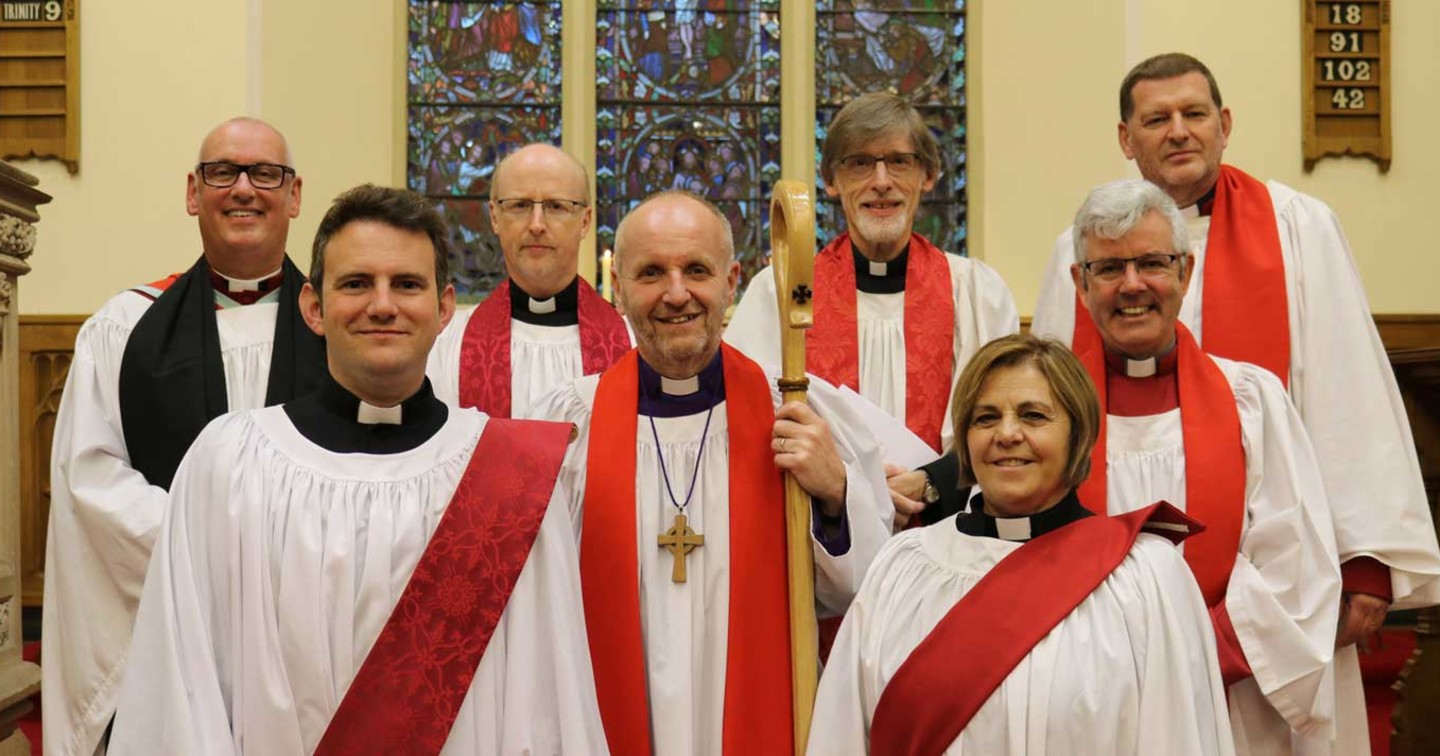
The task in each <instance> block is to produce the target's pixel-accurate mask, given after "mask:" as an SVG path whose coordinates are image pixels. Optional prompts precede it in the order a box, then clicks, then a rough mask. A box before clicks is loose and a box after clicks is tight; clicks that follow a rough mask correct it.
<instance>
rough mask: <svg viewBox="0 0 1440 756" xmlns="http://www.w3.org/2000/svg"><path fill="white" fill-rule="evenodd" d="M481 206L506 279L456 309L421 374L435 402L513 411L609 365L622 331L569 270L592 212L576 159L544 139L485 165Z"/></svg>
mask: <svg viewBox="0 0 1440 756" xmlns="http://www.w3.org/2000/svg"><path fill="white" fill-rule="evenodd" d="M488 207H489V210H490V221H491V224H492V225H493V226H494V228H495V233H496V234H498V235H499V237H500V249H501V251H502V252H504V254H505V272H506V274H507V275H508V277H507V278H506V279H505V281H504V282H502V283H501V284H500V286H499V288H497V289H496V290H495V291H494V293H492V294H491V295H490V296H489V297H488V298H487V299H486V300H485V301H484V302H481V303H480V304H479V305H478V306H477V307H474V308H472V309H469V310H463V311H461V312H458V313H456V315H455V319H454V320H453V321H451V323H450V325H449V326H448V327H447V328H446V329H445V331H444V332H443V333H441V334H440V338H439V340H438V341H436V344H435V349H434V350H432V351H431V352H430V365H429V369H428V372H429V374H430V380H432V381H434V383H435V395H436V396H438V397H440V399H441V401H444V402H446V403H449V404H452V405H456V406H460V407H474V408H476V409H478V410H480V411H481V412H484V413H486V414H488V415H490V416H491V417H520V416H522V415H523V414H524V412H525V409H526V408H527V407H528V406H529V405H530V402H531V401H533V400H534V399H536V398H538V397H539V396H541V395H542V394H544V393H546V392H547V391H549V390H551V389H553V388H555V387H556V386H562V385H564V384H566V383H569V382H570V381H571V380H574V379H575V378H579V377H580V376H582V375H591V374H594V373H598V372H600V371H602V370H604V369H605V368H607V367H610V365H611V364H613V363H614V362H615V360H617V359H619V357H620V355H622V354H624V353H625V352H626V351H628V350H629V349H630V334H629V331H628V330H627V329H626V327H625V321H624V319H622V318H621V317H620V315H619V313H617V312H615V308H614V307H612V306H611V305H610V303H609V302H606V301H605V300H604V299H602V298H601V296H600V295H599V294H597V293H596V292H595V289H594V287H592V286H591V285H590V283H589V282H588V281H586V280H584V279H583V278H580V276H579V275H577V273H576V271H577V268H578V266H579V263H580V257H579V255H580V241H581V240H582V239H584V238H585V234H586V232H587V231H588V230H589V229H590V221H591V218H592V217H593V211H592V209H591V207H590V179H589V177H588V176H587V175H586V173H585V169H584V168H583V167H582V166H581V165H580V163H578V162H577V161H576V160H575V159H574V158H572V157H570V156H569V155H567V154H565V153H564V152H562V151H560V150H559V149H558V148H556V147H552V146H550V145H548V144H531V145H527V146H525V147H522V148H520V149H519V150H516V151H515V152H514V153H512V154H511V155H509V156H508V157H506V158H505V159H504V160H501V161H500V163H499V165H497V166H495V177H494V180H493V181H492V182H491V184H490V201H489V203H488Z"/></svg>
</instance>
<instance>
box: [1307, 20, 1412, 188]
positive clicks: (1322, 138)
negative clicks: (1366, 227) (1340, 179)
mask: <svg viewBox="0 0 1440 756" xmlns="http://www.w3.org/2000/svg"><path fill="white" fill-rule="evenodd" d="M1300 6H1301V8H1302V16H1303V20H1302V23H1301V28H1300V70H1301V76H1302V87H1301V90H1300V92H1301V93H1300V101H1301V110H1302V120H1303V123H1302V131H1303V133H1304V153H1305V170H1307V171H1309V170H1313V169H1314V168H1315V163H1316V162H1318V161H1319V160H1320V159H1321V158H1323V157H1327V156H1331V155H1354V156H1357V157H1368V158H1371V159H1372V160H1374V161H1375V162H1376V163H1379V164H1380V172H1381V173H1384V172H1386V171H1389V170H1390V93H1391V89H1390V0H1301V2H1300Z"/></svg>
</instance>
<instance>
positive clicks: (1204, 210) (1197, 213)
mask: <svg viewBox="0 0 1440 756" xmlns="http://www.w3.org/2000/svg"><path fill="white" fill-rule="evenodd" d="M1219 185H1220V182H1218V181H1217V182H1215V186H1212V187H1210V191H1208V192H1206V193H1205V195H1204V196H1202V197H1201V198H1200V199H1198V200H1196V201H1195V204H1193V205H1186V206H1185V207H1182V208H1180V214H1181V215H1182V216H1184V217H1185V219H1186V220H1189V219H1191V218H1200V217H1205V216H1209V215H1210V213H1211V212H1213V211H1214V210H1215V187H1216V186H1219Z"/></svg>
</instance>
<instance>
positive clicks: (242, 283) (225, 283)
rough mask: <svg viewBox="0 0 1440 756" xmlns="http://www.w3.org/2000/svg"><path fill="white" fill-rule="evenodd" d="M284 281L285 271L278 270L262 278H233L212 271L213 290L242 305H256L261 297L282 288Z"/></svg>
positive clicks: (211, 283) (211, 284) (212, 269)
mask: <svg viewBox="0 0 1440 756" xmlns="http://www.w3.org/2000/svg"><path fill="white" fill-rule="evenodd" d="M284 280H285V274H284V271H283V270H276V271H275V272H274V273H271V274H270V275H268V276H262V277H260V278H231V277H229V276H227V275H224V274H222V273H217V272H216V271H215V269H214V268H211V269H210V286H211V288H213V289H214V290H215V292H216V293H217V294H224V295H225V296H227V297H229V298H231V299H233V300H235V301H236V302H239V303H240V304H242V305H248V304H254V303H255V302H257V301H258V300H259V299H260V298H261V297H263V296H265V295H266V294H269V293H270V292H272V291H274V290H276V289H278V288H280V284H281V282H283V281H284Z"/></svg>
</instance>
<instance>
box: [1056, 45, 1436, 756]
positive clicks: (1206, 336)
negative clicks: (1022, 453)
mask: <svg viewBox="0 0 1440 756" xmlns="http://www.w3.org/2000/svg"><path fill="white" fill-rule="evenodd" d="M1119 104H1120V123H1119V126H1118V134H1119V141H1120V149H1121V150H1122V151H1123V152H1124V153H1125V156H1126V157H1127V158H1130V159H1132V160H1134V161H1135V163H1136V166H1137V167H1138V168H1139V169H1140V173H1141V175H1142V176H1144V177H1145V178H1146V179H1148V180H1150V181H1151V182H1153V183H1155V184H1156V185H1157V186H1159V187H1160V188H1162V189H1163V190H1165V192H1166V193H1167V194H1169V195H1170V197H1171V198H1172V199H1174V200H1175V202H1176V204H1177V205H1179V206H1180V207H1181V208H1182V210H1181V212H1182V213H1183V214H1184V215H1185V216H1186V218H1187V222H1188V224H1189V226H1190V235H1191V237H1192V238H1193V239H1194V240H1195V258H1196V263H1195V275H1194V276H1193V277H1194V278H1195V286H1196V291H1195V292H1193V293H1192V294H1191V296H1189V297H1187V298H1186V300H1185V305H1186V306H1185V307H1184V308H1183V309H1182V310H1181V312H1180V314H1179V317H1180V320H1181V321H1183V322H1184V323H1185V325H1186V326H1187V327H1189V328H1190V329H1191V331H1192V332H1193V333H1194V334H1195V338H1196V339H1197V340H1198V341H1199V342H1200V343H1201V344H1202V345H1203V346H1204V348H1205V350H1206V351H1207V352H1210V353H1212V354H1216V355H1220V356H1224V357H1229V358H1231V359H1237V360H1244V361H1247V362H1252V363H1255V364H1258V365H1261V366H1262V367H1265V368H1267V369H1269V370H1270V371H1271V372H1273V373H1275V374H1276V375H1277V376H1279V377H1280V379H1281V381H1283V382H1285V383H1286V385H1287V388H1288V390H1289V393H1290V396H1291V398H1292V400H1293V401H1294V403H1295V406H1296V408H1297V409H1298V410H1299V412H1300V416H1301V418H1303V420H1304V422H1305V428H1306V430H1307V431H1308V432H1309V434H1310V438H1311V440H1312V442H1313V443H1314V445H1315V452H1316V456H1318V457H1319V459H1320V461H1321V463H1322V464H1321V470H1322V472H1323V477H1324V480H1325V490H1326V494H1327V498H1328V500H1329V502H1330V506H1331V507H1332V508H1333V509H1332V512H1331V515H1332V518H1333V520H1334V523H1335V538H1336V542H1337V544H1338V547H1339V554H1340V562H1341V569H1342V573H1343V574H1344V582H1345V590H1344V597H1343V599H1342V606H1341V627H1340V633H1339V636H1338V639H1337V645H1338V647H1339V651H1338V652H1337V657H1338V659H1339V663H1338V665H1337V672H1338V675H1339V679H1340V683H1341V684H1340V696H1341V703H1342V706H1341V720H1340V725H1339V730H1340V739H1341V740H1340V745H1339V746H1338V747H1337V749H1336V752H1337V753H1345V754H1352V753H1366V752H1367V751H1368V748H1369V741H1368V739H1367V736H1366V731H1367V729H1366V723H1365V709H1364V700H1363V695H1362V688H1361V683H1360V676H1359V664H1358V660H1357V657H1356V651H1355V645H1354V644H1355V643H1356V641H1358V640H1360V639H1362V638H1365V637H1368V636H1369V635H1371V634H1373V633H1374V632H1375V631H1377V630H1378V629H1379V628H1380V626H1381V624H1382V623H1383V622H1384V620H1385V614H1386V611H1387V609H1388V608H1390V607H1391V606H1392V602H1393V606H1394V608H1397V609H1410V608H1416V607H1420V606H1427V605H1432V604H1435V603H1437V602H1440V579H1437V578H1440V547H1437V544H1436V539H1435V529H1434V525H1433V523H1432V521H1431V517H1430V512H1429V508H1428V505H1427V500H1426V496H1425V488H1424V483H1423V480H1422V478H1421V476H1420V468H1419V461H1418V459H1417V457H1416V453H1415V445H1414V441H1413V439H1412V437H1411V434H1410V425H1409V421H1408V419H1407V418H1406V415H1405V408H1404V404H1403V403H1402V401H1401V399H1400V394H1399V391H1398V389H1397V387H1396V383H1395V377H1394V373H1393V372H1392V370H1391V367H1390V363H1389V360H1388V359H1387V357H1386V355H1385V349H1384V345H1383V344H1382V343H1381V341H1380V336H1379V333H1378V331H1377V330H1376V328H1375V323H1374V320H1373V319H1372V317H1371V314H1370V306H1369V304H1368V302H1367V301H1366V298H1365V290H1364V288H1363V286H1362V285H1361V282H1360V276H1359V273H1358V272H1357V271H1356V269H1355V263H1354V260H1353V259H1352V256H1351V253H1350V247H1349V243H1348V242H1347V241H1346V239H1345V235H1344V232H1343V231H1342V230H1341V227H1340V221H1339V219H1337V218H1336V217H1335V214H1334V213H1333V212H1332V211H1331V210H1330V208H1329V207H1327V206H1326V205H1325V204H1324V203H1323V202H1321V201H1320V200H1318V199H1315V198H1314V197H1310V196H1308V195H1305V194H1302V193H1300V192H1297V191H1295V190H1293V189H1291V188H1289V187H1287V186H1284V185H1283V184H1280V183H1277V182H1275V181H1268V182H1261V181H1259V180H1257V179H1255V178H1252V177H1251V176H1249V175H1247V174H1245V173H1244V172H1243V171H1240V170H1239V169H1237V168H1235V167H1233V166H1230V165H1224V164H1222V163H1221V158H1222V156H1223V152H1224V149H1225V147H1226V145H1227V143H1228V141H1229V137H1230V130H1231V115H1230V110H1229V109H1228V108H1226V107H1224V105H1223V103H1222V101H1221V98H1220V89H1219V86H1218V85H1217V84H1216V82H1215V77H1214V76H1213V75H1212V74H1211V72H1210V70H1209V69H1208V68H1206V66H1205V64H1204V63H1202V62H1200V61H1199V60H1196V59H1195V58H1193V57H1191V56H1189V55H1185V54H1182V53H1168V54H1164V55H1157V56H1155V57H1152V58H1150V59H1148V60H1145V61H1143V62H1141V63H1140V64H1138V65H1136V66H1135V68H1133V69H1132V70H1131V71H1130V72H1129V74H1127V75H1126V77H1125V79H1124V81H1123V82H1122V83H1121V86H1120V97H1119ZM1073 255H1074V251H1073V248H1072V242H1071V236H1070V234H1069V233H1068V232H1066V233H1062V234H1061V236H1060V238H1059V239H1058V240H1057V241H1056V244H1055V250H1054V255H1053V258H1052V259H1051V263H1050V267H1049V269H1048V270H1047V271H1046V278H1045V282H1044V283H1043V284H1042V286H1041V290H1040V299H1039V302H1038V304H1037V305H1036V308H1035V321H1034V325H1033V330H1034V331H1035V333H1037V334H1042V335H1052V336H1055V337H1057V338H1060V339H1062V340H1064V341H1067V342H1072V341H1073V344H1074V345H1075V348H1076V350H1077V351H1079V350H1080V349H1082V348H1084V344H1085V343H1087V342H1093V341H1094V339H1095V335H1094V331H1093V329H1091V328H1089V326H1088V319H1087V318H1085V317H1083V316H1080V317H1077V315H1076V313H1077V312H1079V309H1078V306H1077V300H1076V295H1075V288H1074V285H1073V282H1072V280H1071V277H1070V276H1069V274H1068V273H1067V270H1068V268H1069V265H1070V262H1071V260H1072V259H1073Z"/></svg>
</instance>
